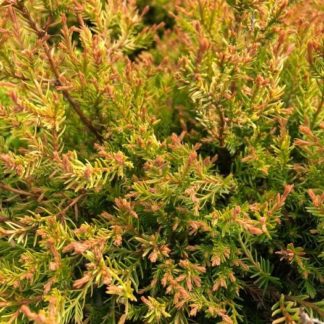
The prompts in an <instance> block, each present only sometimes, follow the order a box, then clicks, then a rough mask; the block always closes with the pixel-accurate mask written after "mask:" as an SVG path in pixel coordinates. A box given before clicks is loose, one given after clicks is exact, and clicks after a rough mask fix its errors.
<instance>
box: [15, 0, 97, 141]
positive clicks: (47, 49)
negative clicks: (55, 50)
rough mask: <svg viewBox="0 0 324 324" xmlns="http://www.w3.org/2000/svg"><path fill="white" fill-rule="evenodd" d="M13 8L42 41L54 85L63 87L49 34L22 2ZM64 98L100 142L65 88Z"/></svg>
mask: <svg viewBox="0 0 324 324" xmlns="http://www.w3.org/2000/svg"><path fill="white" fill-rule="evenodd" d="M15 8H16V9H17V10H18V11H19V12H20V13H21V15H22V16H23V17H24V18H25V19H26V21H27V22H28V24H29V26H30V27H31V28H32V30H33V31H34V32H35V34H36V35H37V37H38V39H39V40H40V41H41V42H42V44H43V48H44V52H45V55H46V57H47V59H48V63H49V65H50V68H51V71H52V72H53V74H54V76H55V79H56V80H55V83H56V86H59V87H64V84H63V82H62V81H61V76H60V72H59V70H58V67H57V65H56V63H55V61H54V58H53V55H52V53H51V47H50V46H49V44H48V42H47V39H48V37H49V35H48V34H47V32H46V30H43V29H42V28H41V27H39V26H38V24H37V23H36V22H35V20H34V19H33V17H32V16H31V14H30V12H29V11H28V9H27V8H26V6H25V5H24V4H23V2H18V3H17V4H16V5H15ZM62 93H63V96H64V98H65V99H66V100H67V101H68V102H69V104H70V106H71V107H72V109H73V110H74V111H75V112H76V113H77V115H78V116H79V117H80V119H81V121H82V122H83V124H84V125H85V126H86V127H87V128H88V130H89V131H90V132H91V133H92V134H93V135H94V136H95V137H96V139H97V140H98V141H99V142H100V143H102V140H103V138H102V135H101V134H100V132H99V131H98V130H97V129H96V127H95V126H94V125H93V124H92V122H91V121H90V119H89V118H87V117H86V115H85V114H84V113H83V112H82V109H81V107H80V104H79V103H78V102H77V101H76V100H75V99H74V98H73V97H72V96H71V94H70V93H69V92H68V91H67V90H66V89H63V90H62Z"/></svg>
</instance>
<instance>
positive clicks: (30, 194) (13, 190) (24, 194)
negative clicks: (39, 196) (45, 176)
mask: <svg viewBox="0 0 324 324" xmlns="http://www.w3.org/2000/svg"><path fill="white" fill-rule="evenodd" d="M0 188H1V189H3V190H6V191H10V192H13V193H15V194H18V195H21V196H26V197H34V196H35V194H33V193H31V192H27V191H24V190H21V189H16V188H13V187H11V186H9V185H7V184H4V183H1V182H0Z"/></svg>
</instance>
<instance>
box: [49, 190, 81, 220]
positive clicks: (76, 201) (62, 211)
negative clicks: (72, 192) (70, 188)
mask: <svg viewBox="0 0 324 324" xmlns="http://www.w3.org/2000/svg"><path fill="white" fill-rule="evenodd" d="M85 195H86V194H84V193H83V194H81V195H79V196H78V197H76V198H74V199H73V200H72V201H71V202H70V203H69V204H68V205H67V206H66V207H65V208H64V209H63V210H61V211H60V212H59V213H57V214H56V215H55V216H56V217H59V216H64V215H65V213H66V212H67V211H68V210H69V209H70V208H71V207H73V206H74V205H76V204H77V203H78V201H79V200H80V199H81V198H83V197H84V196H85Z"/></svg>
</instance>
